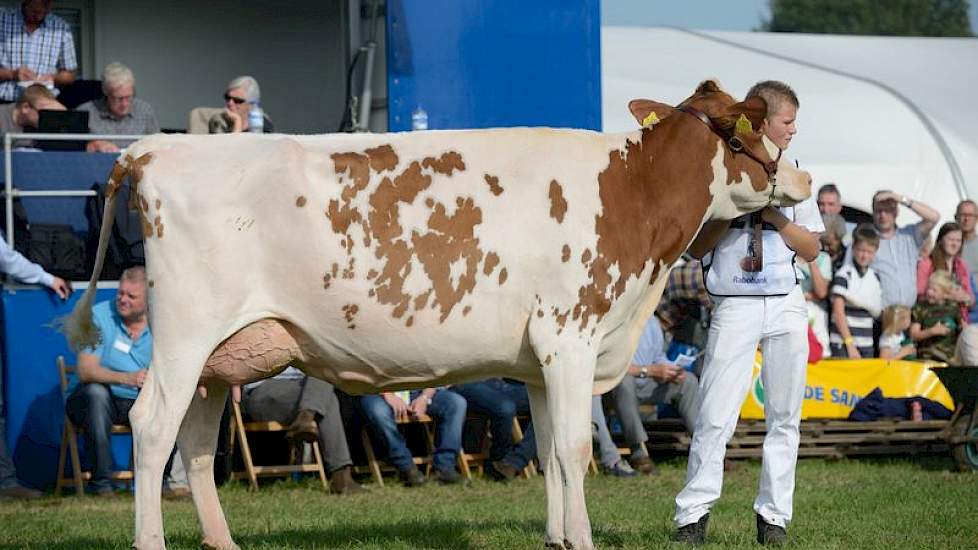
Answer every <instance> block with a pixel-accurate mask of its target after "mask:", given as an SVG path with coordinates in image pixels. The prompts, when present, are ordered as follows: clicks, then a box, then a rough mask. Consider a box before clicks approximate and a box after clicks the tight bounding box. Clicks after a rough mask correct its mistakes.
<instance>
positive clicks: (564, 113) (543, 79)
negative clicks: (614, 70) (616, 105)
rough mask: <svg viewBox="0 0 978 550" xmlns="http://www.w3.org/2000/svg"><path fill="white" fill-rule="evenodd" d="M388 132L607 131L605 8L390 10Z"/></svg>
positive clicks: (460, 2) (442, 1)
mask: <svg viewBox="0 0 978 550" xmlns="http://www.w3.org/2000/svg"><path fill="white" fill-rule="evenodd" d="M387 10H388V13H387V73H388V74H387V90H388V103H389V114H388V116H389V120H388V127H389V128H390V130H391V131H403V130H409V129H410V128H411V112H412V111H414V110H415V108H416V107H418V106H419V105H420V106H421V107H423V108H424V110H426V111H427V113H428V127H429V128H432V129H437V128H488V127H499V126H554V127H569V128H589V129H593V130H597V129H600V128H601V67H600V60H601V51H600V44H601V29H600V18H599V5H598V0H577V1H570V2H569V1H567V0H536V1H533V2H522V1H518V0H426V1H424V2H408V1H406V0H388V2H387Z"/></svg>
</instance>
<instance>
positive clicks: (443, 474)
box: [431, 469, 464, 485]
mask: <svg viewBox="0 0 978 550" xmlns="http://www.w3.org/2000/svg"><path fill="white" fill-rule="evenodd" d="M431 479H434V480H435V481H437V482H438V483H441V484H442V485H457V484H459V483H462V482H463V481H464V480H463V479H462V475H461V474H459V473H458V472H457V471H455V470H438V469H436V470H435V473H434V475H432V476H431Z"/></svg>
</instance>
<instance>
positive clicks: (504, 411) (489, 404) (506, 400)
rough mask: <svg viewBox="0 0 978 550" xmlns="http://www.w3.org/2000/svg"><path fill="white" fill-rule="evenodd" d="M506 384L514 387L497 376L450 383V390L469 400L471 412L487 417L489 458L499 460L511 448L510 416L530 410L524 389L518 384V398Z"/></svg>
mask: <svg viewBox="0 0 978 550" xmlns="http://www.w3.org/2000/svg"><path fill="white" fill-rule="evenodd" d="M508 386H513V387H517V386H516V385H515V384H514V385H510V384H507V383H506V382H504V381H503V380H501V379H499V378H492V379H489V380H483V381H482V382H471V383H468V384H456V385H454V386H452V391H454V392H455V393H457V394H459V395H461V396H462V397H464V398H465V400H466V401H467V402H468V405H469V411H470V412H473V413H475V414H477V415H480V416H484V417H486V418H488V419H489V431H490V433H491V434H492V443H491V444H490V446H489V460H491V461H496V460H501V459H502V458H503V457H505V456H506V453H508V452H509V449H510V447H512V445H513V419H514V418H516V415H517V413H520V414H529V412H530V408H529V405H530V403H529V400H528V399H527V396H526V388H525V387H522V386H520V387H518V389H519V390H521V391H522V399H519V397H520V395H519V393H520V391H515V392H514V391H511V390H510V388H509V387H508ZM514 393H515V394H517V395H516V397H517V399H514V398H513V395H512V394H514Z"/></svg>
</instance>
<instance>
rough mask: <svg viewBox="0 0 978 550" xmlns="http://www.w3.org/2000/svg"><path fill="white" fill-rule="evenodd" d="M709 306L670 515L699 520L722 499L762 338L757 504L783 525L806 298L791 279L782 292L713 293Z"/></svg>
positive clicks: (788, 505) (680, 520)
mask: <svg viewBox="0 0 978 550" xmlns="http://www.w3.org/2000/svg"><path fill="white" fill-rule="evenodd" d="M714 306H715V307H714V308H713V318H712V321H711V325H710V336H709V341H708V343H707V347H706V358H705V359H706V361H705V364H704V368H703V376H702V377H701V378H700V391H699V395H698V400H699V403H698V405H699V407H698V409H699V414H698V415H697V416H696V428H695V431H694V433H693V442H692V445H691V446H690V449H689V463H688V465H687V469H686V485H685V486H684V487H683V489H682V491H680V492H679V494H678V495H677V496H676V515H675V518H674V519H675V521H676V525H678V526H683V525H688V524H690V523H696V522H697V521H699V519H700V518H701V517H703V516H704V515H705V514H707V513H708V512H709V511H710V507H711V506H712V505H713V503H714V502H716V501H717V500H718V499H719V498H720V490H721V488H722V486H723V457H724V454H725V453H726V448H727V442H728V441H730V437H731V436H732V435H733V432H734V429H735V428H736V427H737V419H738V417H739V416H740V408H741V406H742V405H743V401H744V397H745V396H746V395H747V392H748V390H749V389H750V385H751V378H752V370H753V364H754V354H755V351H756V350H757V345H758V343H760V344H761V353H762V354H763V357H764V366H763V368H762V369H761V381H762V383H763V385H764V417H765V421H766V425H767V435H766V436H765V437H764V451H763V463H762V469H761V479H760V487H759V489H758V493H757V498H756V500H755V501H754V511H755V512H757V513H758V514H760V515H761V517H763V518H764V520H765V521H767V522H768V523H771V524H774V525H780V526H782V527H785V526H786V525H787V522H789V521H790V520H791V509H792V496H793V494H794V489H795V463H796V462H797V459H798V440H799V433H798V425H799V422H800V421H801V404H802V399H803V398H804V395H805V367H806V365H807V360H808V315H807V308H806V306H805V299H804V297H803V295H802V293H801V289H800V287H797V286H796V287H795V290H794V291H792V292H791V293H790V294H788V295H787V296H760V297H753V296H743V297H741V296H737V297H730V298H714Z"/></svg>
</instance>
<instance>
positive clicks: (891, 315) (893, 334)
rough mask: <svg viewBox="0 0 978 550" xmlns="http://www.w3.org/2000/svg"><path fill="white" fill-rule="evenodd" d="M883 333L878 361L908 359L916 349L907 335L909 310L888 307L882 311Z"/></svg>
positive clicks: (906, 308)
mask: <svg viewBox="0 0 978 550" xmlns="http://www.w3.org/2000/svg"><path fill="white" fill-rule="evenodd" d="M882 325H883V331H882V334H881V335H880V359H889V360H897V359H910V358H912V357H913V354H914V353H916V351H917V348H916V346H914V345H913V340H911V339H910V337H909V336H908V335H907V329H909V328H910V308H908V307H907V306H890V307H888V308H886V309H884V310H883V321H882Z"/></svg>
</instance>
